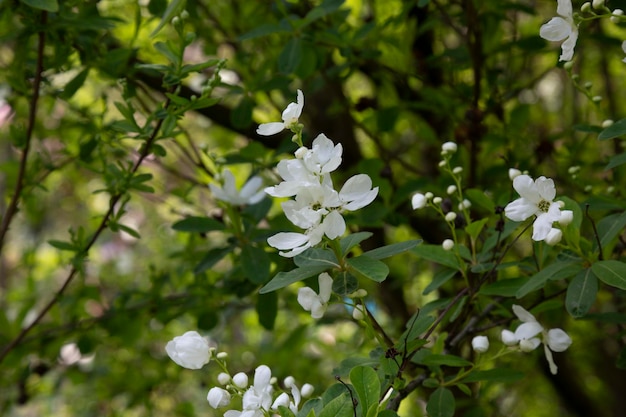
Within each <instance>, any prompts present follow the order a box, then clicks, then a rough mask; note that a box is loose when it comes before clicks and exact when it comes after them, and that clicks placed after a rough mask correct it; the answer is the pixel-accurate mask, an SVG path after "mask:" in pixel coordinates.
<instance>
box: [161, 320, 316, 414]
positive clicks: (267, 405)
mask: <svg viewBox="0 0 626 417" xmlns="http://www.w3.org/2000/svg"><path fill="white" fill-rule="evenodd" d="M165 351H166V352H167V354H168V356H169V357H170V358H171V359H172V360H173V361H174V362H176V363H177V364H178V365H180V366H182V367H183V368H187V369H200V368H202V367H203V366H204V365H205V364H207V363H208V362H209V360H210V358H211V356H212V353H213V349H212V348H209V342H208V340H207V339H206V338H204V337H202V336H201V335H200V334H199V333H198V332H196V331H189V332H186V333H185V334H183V335H182V336H176V337H175V338H174V339H173V340H170V341H169V342H168V343H167V345H166V346H165ZM227 356H228V355H227V354H226V353H225V352H221V353H218V354H217V355H216V358H217V360H218V361H220V359H224V358H225V357H227ZM222 365H224V364H223V363H222ZM223 367H225V365H224V366H223ZM217 380H218V382H219V383H220V384H222V385H223V386H225V388H221V387H213V388H211V389H210V390H209V392H208V394H207V401H208V402H209V405H210V406H211V407H213V408H216V409H217V408H222V407H227V406H228V405H230V401H231V398H232V396H233V395H239V396H241V398H242V401H241V404H242V410H241V411H239V410H228V411H226V412H225V413H224V417H264V416H266V415H269V413H270V410H271V411H276V410H278V407H280V406H284V407H288V408H289V409H290V410H291V411H292V412H293V413H294V414H297V413H298V411H299V407H300V402H301V401H302V398H307V397H309V396H311V394H313V390H314V388H313V386H312V385H311V384H304V385H303V386H302V389H300V388H298V386H297V385H296V383H295V380H294V378H293V377H291V376H290V377H287V378H285V381H284V386H285V388H286V389H288V390H290V393H291V395H289V394H287V393H286V392H283V393H281V394H279V395H278V396H277V397H276V398H275V399H274V397H273V394H274V386H273V384H274V382H275V378H272V371H271V369H270V368H269V367H268V366H267V365H260V366H259V367H257V368H256V370H255V371H254V382H253V383H252V385H250V386H248V375H246V374H245V373H243V372H239V373H237V374H235V375H234V376H232V377H231V376H230V375H229V374H228V373H226V372H222V373H220V374H219V375H218V377H217Z"/></svg>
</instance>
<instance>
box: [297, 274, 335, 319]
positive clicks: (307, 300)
mask: <svg viewBox="0 0 626 417" xmlns="http://www.w3.org/2000/svg"><path fill="white" fill-rule="evenodd" d="M318 283H319V289H320V292H319V294H317V293H316V292H315V290H313V289H312V288H309V287H304V288H300V289H299V290H298V303H299V304H300V305H301V306H302V308H304V309H305V310H306V311H310V312H311V317H313V318H314V319H320V318H322V317H323V316H324V313H325V312H326V308H327V307H328V300H330V293H331V290H332V287H333V279H332V278H331V276H330V275H328V273H326V272H322V273H321V274H320V275H319V277H318Z"/></svg>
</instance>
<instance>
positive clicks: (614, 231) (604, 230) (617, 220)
mask: <svg viewBox="0 0 626 417" xmlns="http://www.w3.org/2000/svg"><path fill="white" fill-rule="evenodd" d="M597 227H598V235H599V236H600V244H601V245H602V247H604V246H606V245H608V244H609V243H610V242H611V241H612V240H613V239H615V237H616V236H617V235H619V234H620V233H622V232H623V231H624V228H625V227H626V211H624V212H622V213H616V214H611V215H609V216H606V217H605V218H603V219H602V220H600V221H599V222H598V226H597Z"/></svg>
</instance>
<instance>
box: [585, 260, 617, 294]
mask: <svg viewBox="0 0 626 417" xmlns="http://www.w3.org/2000/svg"><path fill="white" fill-rule="evenodd" d="M591 270H592V271H593V273H594V274H595V275H596V276H597V277H598V279H599V280H600V281H602V282H604V283H605V284H607V285H610V286H612V287H615V288H619V289H622V290H626V264H625V263H624V262H620V261H614V260H608V261H598V262H595V263H594V264H593V265H591Z"/></svg>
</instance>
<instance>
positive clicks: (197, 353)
mask: <svg viewBox="0 0 626 417" xmlns="http://www.w3.org/2000/svg"><path fill="white" fill-rule="evenodd" d="M165 351H166V352H167V355H168V356H169V357H170V358H171V359H172V360H173V361H174V362H176V363H177V364H178V365H180V366H182V367H183V368H187V369H200V368H202V367H203V366H204V365H205V364H207V363H208V362H209V359H210V358H211V353H210V352H209V342H208V341H207V340H206V339H205V338H204V337H202V336H200V334H199V333H198V332H196V331H189V332H187V333H185V334H183V335H182V336H176V337H175V338H174V339H172V340H170V341H169V342H167V345H166V346H165Z"/></svg>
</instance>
